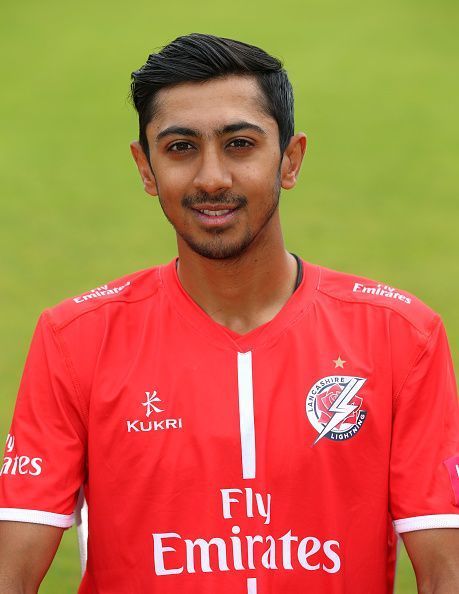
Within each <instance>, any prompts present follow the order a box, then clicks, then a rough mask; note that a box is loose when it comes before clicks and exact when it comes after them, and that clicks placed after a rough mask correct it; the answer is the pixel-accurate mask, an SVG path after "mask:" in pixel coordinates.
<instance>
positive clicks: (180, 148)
mask: <svg viewBox="0 0 459 594" xmlns="http://www.w3.org/2000/svg"><path fill="white" fill-rule="evenodd" d="M193 148H194V147H193V145H192V144H190V143H189V142H186V141H185V140H179V141H177V142H173V143H172V144H170V145H169V146H168V147H167V150H168V151H169V152H171V153H186V152H187V151H189V150H192V149H193Z"/></svg>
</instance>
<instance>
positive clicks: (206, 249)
mask: <svg viewBox="0 0 459 594" xmlns="http://www.w3.org/2000/svg"><path fill="white" fill-rule="evenodd" d="M280 188H281V185H280V176H279V175H278V176H277V179H276V185H275V186H274V187H273V189H272V202H271V204H270V207H269V208H268V209H267V210H266V212H265V216H264V218H263V221H262V223H261V224H260V225H259V227H258V229H256V230H254V229H251V228H250V227H249V225H247V227H246V229H245V233H244V234H243V236H242V237H240V238H239V239H237V240H233V241H231V240H229V239H228V238H227V237H226V235H227V230H226V229H208V230H207V231H206V233H207V239H204V240H201V241H198V240H197V238H195V237H193V236H192V235H191V234H189V233H187V232H186V230H184V229H182V230H180V229H177V227H176V225H174V222H173V221H172V220H171V219H170V218H169V217H168V215H167V212H166V210H165V209H164V206H163V202H162V200H161V196H160V195H159V196H158V197H159V202H160V204H161V208H162V210H163V212H164V214H165V216H166V218H167V220H168V221H169V223H170V224H171V225H172V226H173V227H174V229H175V232H176V233H177V235H179V236H180V237H181V238H182V239H183V241H184V242H185V243H186V244H187V245H188V247H189V248H190V249H191V250H193V252H195V253H196V254H198V255H199V256H202V257H203V258H207V259H209V260H235V259H238V258H239V257H240V256H242V255H243V254H244V252H245V251H246V250H247V249H248V248H249V247H250V245H252V244H253V242H254V241H255V239H256V238H257V237H258V236H259V235H260V234H261V233H262V231H263V230H264V229H265V228H266V226H267V225H268V224H269V222H270V220H271V219H272V217H273V216H274V213H275V212H276V210H277V208H278V206H279V198H280ZM247 203H248V199H247V198H246V197H245V196H241V195H234V194H229V193H225V194H222V195H218V196H215V195H213V196H211V195H209V194H206V193H200V194H198V195H196V196H185V197H184V198H183V199H182V206H183V207H185V208H186V207H190V206H193V205H199V204H215V205H217V204H218V205H222V206H224V205H225V204H226V205H228V204H233V205H234V204H238V206H239V208H246V205H247Z"/></svg>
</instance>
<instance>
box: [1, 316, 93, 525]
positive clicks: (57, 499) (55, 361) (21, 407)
mask: <svg viewBox="0 0 459 594" xmlns="http://www.w3.org/2000/svg"><path fill="white" fill-rule="evenodd" d="M85 441H86V439H85V424H84V420H83V415H82V414H81V408H80V405H79V395H78V386H77V384H76V381H75V378H74V377H73V374H72V368H71V363H70V361H69V359H68V357H67V355H66V352H65V349H63V347H62V344H61V343H60V342H59V337H58V335H57V331H56V330H55V328H54V326H53V325H52V323H51V322H50V319H49V317H48V314H47V313H46V312H45V313H43V314H42V316H41V317H40V319H39V322H38V324H37V327H36V330H35V333H34V336H33V338H32V343H31V346H30V350H29V354H28V356H27V360H26V364H25V368H24V372H23V376H22V380H21V385H20V388H19V394H18V398H17V401H16V407H15V411H14V416H13V421H12V424H11V429H10V432H9V434H8V436H7V439H6V446H5V455H4V459H3V463H2V466H1V468H0V520H14V521H23V522H32V523H39V524H48V525H52V526H58V527H61V528H68V527H69V526H71V525H72V524H73V521H74V517H73V513H74V508H75V504H76V500H77V496H78V491H79V489H80V487H81V485H82V483H83V480H84V472H85V470H84V469H85Z"/></svg>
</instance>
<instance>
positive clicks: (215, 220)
mask: <svg viewBox="0 0 459 594" xmlns="http://www.w3.org/2000/svg"><path fill="white" fill-rule="evenodd" d="M222 206H223V205H222V204H200V205H199V208H198V207H197V206H194V207H193V208H192V209H191V210H192V211H193V212H194V214H195V216H196V217H197V219H198V220H199V221H200V222H201V223H203V224H204V225H207V226H217V225H223V224H225V223H229V222H230V221H231V220H232V219H234V218H235V216H236V212H237V211H238V210H239V206H238V205H231V206H228V205H226V204H225V205H224V206H225V207H226V208H222Z"/></svg>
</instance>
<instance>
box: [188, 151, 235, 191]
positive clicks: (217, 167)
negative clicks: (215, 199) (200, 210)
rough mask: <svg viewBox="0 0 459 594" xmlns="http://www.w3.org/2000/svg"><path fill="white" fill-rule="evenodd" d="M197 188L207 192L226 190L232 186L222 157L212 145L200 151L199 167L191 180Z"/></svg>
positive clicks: (229, 174)
mask: <svg viewBox="0 0 459 594" xmlns="http://www.w3.org/2000/svg"><path fill="white" fill-rule="evenodd" d="M193 183H194V186H195V188H196V189H197V190H201V191H203V192H207V193H208V194H212V193H216V192H220V191H222V190H228V189H229V188H231V186H232V177H231V173H230V172H229V171H228V169H227V167H226V166H225V162H224V157H223V156H222V155H220V154H219V152H218V150H217V149H216V148H214V147H208V148H206V150H204V151H203V152H202V158H201V160H200V163H199V169H198V171H197V173H196V176H195V178H194V180H193Z"/></svg>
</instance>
